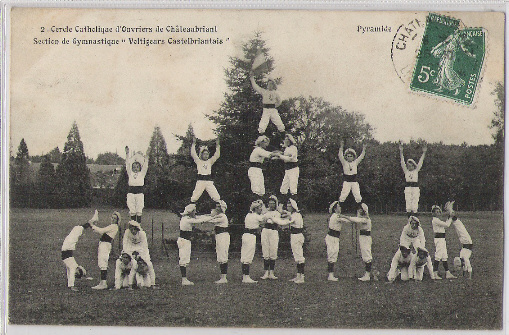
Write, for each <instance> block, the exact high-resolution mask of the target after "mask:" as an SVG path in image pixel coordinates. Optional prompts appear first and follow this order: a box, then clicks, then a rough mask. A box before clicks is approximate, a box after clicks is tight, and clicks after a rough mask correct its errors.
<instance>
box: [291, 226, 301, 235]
mask: <svg viewBox="0 0 509 335" xmlns="http://www.w3.org/2000/svg"><path fill="white" fill-rule="evenodd" d="M303 231H304V228H294V227H290V234H302V232H303Z"/></svg>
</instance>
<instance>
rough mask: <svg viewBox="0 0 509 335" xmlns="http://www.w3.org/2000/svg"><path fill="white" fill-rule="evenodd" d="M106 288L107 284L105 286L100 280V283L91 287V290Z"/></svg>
mask: <svg viewBox="0 0 509 335" xmlns="http://www.w3.org/2000/svg"><path fill="white" fill-rule="evenodd" d="M107 288H108V284H106V283H105V282H103V281H102V280H101V282H100V283H99V284H97V285H96V286H94V287H92V289H93V290H105V289H107Z"/></svg>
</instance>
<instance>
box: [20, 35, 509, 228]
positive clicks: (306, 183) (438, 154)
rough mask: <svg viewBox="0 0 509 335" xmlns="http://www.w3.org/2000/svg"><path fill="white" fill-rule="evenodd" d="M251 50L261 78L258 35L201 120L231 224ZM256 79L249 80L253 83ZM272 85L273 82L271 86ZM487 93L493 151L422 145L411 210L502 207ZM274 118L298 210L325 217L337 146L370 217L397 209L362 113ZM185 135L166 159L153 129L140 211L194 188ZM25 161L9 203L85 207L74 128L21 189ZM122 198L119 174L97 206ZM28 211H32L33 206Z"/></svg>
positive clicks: (203, 205) (182, 197) (287, 113)
mask: <svg viewBox="0 0 509 335" xmlns="http://www.w3.org/2000/svg"><path fill="white" fill-rule="evenodd" d="M258 50H261V51H262V52H264V53H265V55H266V57H267V66H268V69H269V72H270V71H271V70H272V69H273V66H274V60H273V58H272V57H270V55H269V51H270V50H269V49H268V48H267V47H266V45H265V41H264V40H263V39H261V37H260V35H256V36H255V37H254V38H253V39H251V40H250V41H248V42H247V43H245V44H244V46H243V52H244V57H243V58H239V57H231V58H230V67H228V68H226V69H225V77H226V83H227V85H228V88H229V89H228V92H226V93H225V95H224V101H223V103H222V104H221V106H220V108H219V109H218V110H216V111H213V112H211V113H210V114H209V115H208V116H207V117H208V118H209V119H210V120H211V121H212V122H214V124H215V125H216V134H217V136H218V137H219V138H220V141H221V158H220V159H219V160H218V161H217V162H216V164H215V165H214V168H213V174H214V180H215V184H216V187H217V189H218V191H219V193H220V194H221V196H222V198H223V199H224V200H225V201H226V202H227V203H228V205H229V209H228V211H229V212H230V215H231V216H232V218H233V220H241V219H242V218H243V216H244V215H245V214H246V213H247V210H248V204H249V201H250V193H251V191H250V183H249V180H248V177H247V169H248V166H249V165H248V158H249V155H250V153H251V151H252V149H253V144H254V140H255V139H256V138H257V136H258V132H257V128H258V120H259V118H260V115H261V105H262V104H261V97H260V96H259V95H257V94H255V92H254V91H253V89H252V87H251V84H250V82H249V79H248V74H249V70H250V68H251V60H252V59H253V58H254V57H255V55H256V53H257V52H258ZM262 79H263V78H262V77H259V78H257V82H261V81H262ZM282 80H283V79H282V78H276V82H277V83H281V82H282ZM493 95H494V99H495V102H496V105H497V110H495V111H494V118H493V122H492V125H491V127H492V128H494V129H495V134H494V143H493V144H491V145H477V146H472V145H467V144H466V143H464V144H461V145H446V144H444V143H428V144H427V145H428V154H427V156H426V159H425V161H424V165H423V168H422V170H421V172H420V174H419V184H420V187H421V200H420V206H421V207H420V208H419V210H420V211H428V210H429V209H430V207H431V205H433V204H443V203H445V202H446V201H447V200H451V199H453V200H456V203H457V204H458V206H459V209H460V210H474V211H477V210H502V209H503V170H504V169H503V166H504V165H503V164H504V132H503V128H504V126H503V124H504V110H505V106H504V103H503V101H504V89H503V85H502V84H501V83H499V84H497V85H496V87H495V90H494V91H493ZM279 114H280V115H281V118H282V120H283V122H284V124H285V125H286V128H287V131H288V132H290V133H292V134H293V135H294V137H295V138H296V140H297V142H298V148H299V165H300V171H301V173H300V179H299V192H298V193H299V195H298V201H299V203H300V204H301V205H302V207H303V208H305V210H306V211H325V210H326V209H327V208H328V205H329V203H331V202H332V201H334V200H336V199H337V198H338V196H339V192H340V189H341V187H340V186H341V183H342V168H341V164H340V162H339V159H338V149H339V143H340V141H341V140H343V141H345V142H346V147H353V148H354V149H355V150H356V151H358V152H360V149H361V146H362V143H366V144H367V145H368V147H367V151H366V156H365V159H364V160H363V162H362V163H361V165H360V166H359V173H358V178H359V183H360V185H361V194H362V195H363V197H364V201H365V202H366V203H367V204H368V205H369V206H370V208H371V210H372V212H378V213H388V212H398V211H404V205H405V200H404V194H403V191H404V186H405V183H404V175H403V171H402V169H401V166H400V161H399V151H398V143H397V142H384V143H381V142H379V141H377V140H376V139H375V138H374V137H373V132H374V130H373V128H372V127H371V125H369V124H368V123H367V122H366V121H365V119H364V116H363V115H362V114H360V113H357V112H354V111H347V110H345V109H344V108H342V107H341V106H335V105H332V104H331V103H329V102H327V101H324V100H323V99H322V98H319V97H302V96H300V97H293V98H289V99H287V100H285V101H283V103H282V104H281V106H280V108H279ZM266 134H267V135H268V136H269V138H270V139H271V145H272V146H273V149H275V148H278V147H279V146H280V144H281V142H282V139H283V138H282V135H281V134H280V133H279V132H278V131H277V129H275V127H274V126H273V124H270V125H269V128H268V129H267V131H266ZM176 136H177V135H176ZM193 136H194V131H193V128H192V126H191V125H190V126H189V128H188V131H187V133H186V134H185V135H184V136H177V138H178V139H179V140H180V142H181V146H180V148H179V149H178V150H177V152H176V153H174V154H169V153H168V151H167V148H166V142H165V139H164V137H163V135H162V132H161V129H160V128H159V127H156V128H155V129H154V132H153V134H152V138H151V140H150V143H149V146H148V149H147V155H148V164H149V169H148V172H147V176H146V179H145V191H144V193H145V205H146V207H152V208H161V209H169V210H171V211H174V212H176V213H178V212H180V211H181V210H182V209H183V207H184V206H185V205H186V204H187V203H188V202H189V199H190V196H191V193H192V190H193V188H194V185H195V181H196V167H195V164H194V162H193V161H192V159H191V157H190V147H191V142H192V138H193ZM423 142H424V141H422V140H416V141H412V142H411V143H409V144H408V143H407V144H405V157H406V158H414V159H418V158H419V157H420V155H421V153H422V151H421V150H422V145H423ZM202 144H205V145H208V146H209V148H210V149H211V152H212V153H213V152H214V150H215V148H214V147H215V143H214V141H213V140H211V141H198V146H199V145H202ZM28 159H29V156H28V149H27V148H26V143H24V141H22V143H20V146H19V148H18V153H17V155H16V157H15V158H14V159H13V163H12V166H11V204H12V205H14V206H16V205H17V206H22V207H23V206H27V203H26V199H24V197H26V195H27V194H33V196H34V197H40V198H45V195H44V194H48V192H52V194H54V197H55V202H54V203H52V204H49V207H52V206H53V207H58V206H61V207H79V206H89V205H90V201H91V192H90V182H89V180H90V176H89V173H90V172H89V171H87V170H88V169H87V168H86V156H85V153H84V152H83V145H82V143H81V140H80V139H79V132H78V128H77V125H76V124H74V125H73V127H72V129H71V131H70V133H69V136H68V138H67V142H66V144H65V147H64V151H63V152H62V157H61V160H60V163H59V164H58V166H57V168H56V170H54V171H52V168H53V165H52V164H51V158H50V157H49V156H48V157H46V156H45V157H44V158H43V159H42V163H41V167H40V170H39V173H38V175H37V181H36V182H35V185H31V184H30V185H29V184H26V183H24V182H23V171H24V169H25V168H26V164H28V163H27V162H28ZM122 164H123V163H122ZM283 174H284V168H283V166H282V164H281V162H280V161H269V162H268V163H267V167H266V171H265V179H266V190H267V193H268V194H276V195H277V194H278V190H279V186H280V184H281V180H282V178H283ZM52 178H54V179H52ZM87 181H88V182H87ZM87 183H88V184H87ZM30 190H32V192H30ZM126 193H127V173H126V171H125V167H124V168H123V170H122V172H121V173H120V177H119V179H118V182H117V185H116V187H115V189H114V190H112V192H110V193H108V194H107V196H105V197H104V199H101V201H103V202H104V203H108V204H111V205H114V206H125V196H126ZM23 199H24V200H23ZM348 201H352V202H353V199H349V200H347V205H348ZM34 204H36V206H41V205H40V202H38V201H35V202H33V203H32V205H34ZM46 206H48V204H46ZM211 206H212V204H211V200H210V199H208V196H207V195H206V194H205V195H204V196H202V199H201V200H200V203H199V210H201V211H203V212H205V211H207V210H208V209H210V207H211ZM42 207H44V206H42Z"/></svg>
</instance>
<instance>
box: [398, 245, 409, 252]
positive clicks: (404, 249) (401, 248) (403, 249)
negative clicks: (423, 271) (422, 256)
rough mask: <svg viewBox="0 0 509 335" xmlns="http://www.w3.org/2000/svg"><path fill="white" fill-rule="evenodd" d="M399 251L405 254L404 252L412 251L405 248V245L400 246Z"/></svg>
mask: <svg viewBox="0 0 509 335" xmlns="http://www.w3.org/2000/svg"><path fill="white" fill-rule="evenodd" d="M399 250H401V252H403V251H410V249H409V248H407V247H405V246H404V245H400V246H399Z"/></svg>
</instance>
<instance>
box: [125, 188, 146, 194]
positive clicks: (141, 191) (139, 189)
mask: <svg viewBox="0 0 509 335" xmlns="http://www.w3.org/2000/svg"><path fill="white" fill-rule="evenodd" d="M127 193H133V194H140V193H143V186H129V191H127Z"/></svg>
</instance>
